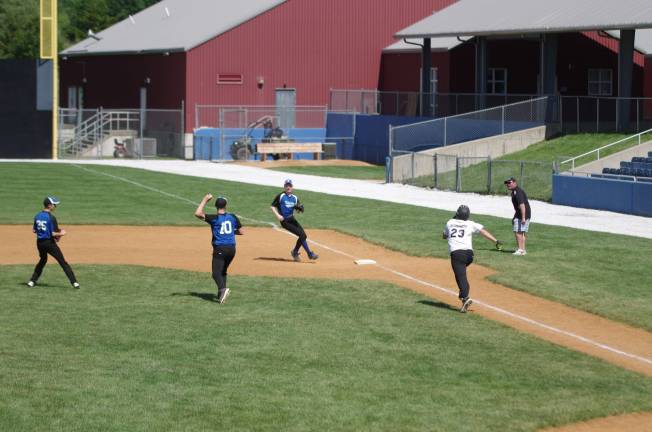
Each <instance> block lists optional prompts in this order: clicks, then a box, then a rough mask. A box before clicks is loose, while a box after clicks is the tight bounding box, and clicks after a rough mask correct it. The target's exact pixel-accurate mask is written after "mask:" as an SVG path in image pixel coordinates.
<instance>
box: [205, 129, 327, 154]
mask: <svg viewBox="0 0 652 432" xmlns="http://www.w3.org/2000/svg"><path fill="white" fill-rule="evenodd" d="M222 132H223V133H224V145H223V146H222V145H220V144H221V141H222V140H221V138H222ZM285 132H286V133H287V134H288V138H290V139H293V140H294V141H296V142H324V141H326V129H324V128H320V129H308V128H303V129H299V128H294V129H288V130H286V131H285ZM246 133H247V130H246V129H235V128H230V129H224V131H222V130H221V129H219V128H201V129H196V130H195V132H194V158H195V160H233V158H232V157H231V152H230V149H231V145H232V144H233V142H234V141H236V140H241V139H242V137H243V136H244V135H245V134H246ZM263 134H264V130H263V129H254V130H253V131H252V132H251V139H252V146H253V147H254V149H255V144H256V143H257V142H259V141H260V140H261V139H262V138H263ZM312 157H313V155H312V153H297V154H295V155H294V158H295V159H312ZM256 158H258V156H256Z"/></svg>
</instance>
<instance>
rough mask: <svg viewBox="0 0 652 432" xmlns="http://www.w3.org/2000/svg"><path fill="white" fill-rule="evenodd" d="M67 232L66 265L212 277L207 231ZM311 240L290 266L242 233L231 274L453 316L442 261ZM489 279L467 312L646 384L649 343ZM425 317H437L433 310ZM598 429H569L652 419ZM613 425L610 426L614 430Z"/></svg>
mask: <svg viewBox="0 0 652 432" xmlns="http://www.w3.org/2000/svg"><path fill="white" fill-rule="evenodd" d="M68 231H69V235H67V236H66V237H65V238H64V239H63V240H62V243H61V244H62V248H63V250H64V253H65V255H66V258H67V259H68V261H69V262H71V263H73V264H77V263H88V264H138V265H145V266H152V267H163V268H176V269H185V270H193V271H202V272H209V271H210V265H211V263H210V251H211V246H210V233H209V231H208V229H206V228H205V227H191V228H190V227H124V226H72V227H68ZM309 234H310V239H311V240H313V241H314V242H316V243H317V244H316V245H315V246H314V249H315V250H316V251H317V252H318V253H319V254H320V259H319V260H318V261H316V262H315V261H303V262H301V263H295V262H293V261H292V259H291V258H290V255H289V251H290V249H291V247H292V245H293V244H294V238H293V237H290V236H289V235H288V234H286V233H285V231H281V230H274V229H271V228H246V232H245V235H244V236H242V237H239V238H238V252H237V257H236V259H235V261H234V263H233V265H232V267H231V268H230V274H233V275H252V276H279V277H284V276H287V277H294V278H297V277H305V278H327V279H373V280H383V281H387V282H390V283H393V284H396V285H399V286H402V287H405V288H408V289H410V290H413V291H416V292H419V293H421V294H423V295H425V296H428V297H430V298H432V299H435V300H436V301H437V302H440V303H441V304H442V306H443V308H444V310H446V309H447V307H446V305H450V306H451V307H454V308H457V307H458V303H459V302H458V300H457V295H456V293H457V289H456V288H455V287H456V285H455V280H454V277H453V274H452V271H451V270H450V264H449V262H448V261H447V260H442V259H435V258H417V257H410V256H407V255H404V254H401V253H398V252H393V251H390V250H387V249H385V248H382V247H380V246H376V245H372V244H370V243H367V242H365V241H363V240H361V239H358V238H355V237H352V236H348V235H344V234H340V233H336V232H333V231H326V230H310V231H309ZM0 236H1V237H2V238H3V247H2V248H1V249H0V263H2V264H33V263H35V262H36V261H37V259H38V257H37V254H36V249H35V247H34V239H33V234H32V232H31V226H24V225H23V226H0ZM356 259H373V260H375V261H376V262H377V265H357V264H355V262H354V260H356ZM491 273H492V272H491V270H489V269H487V268H485V267H482V266H480V265H473V267H471V270H470V278H469V279H470V283H471V294H472V296H473V298H474V299H475V303H474V305H473V306H472V307H471V310H470V313H476V314H478V315H481V316H483V317H486V318H489V319H492V320H495V321H499V322H502V323H504V324H506V325H508V326H510V327H513V328H515V329H518V330H520V331H524V332H527V333H531V334H534V335H536V336H538V337H541V338H543V339H545V340H548V341H551V342H553V343H556V344H559V345H562V346H565V347H568V348H571V349H574V350H577V351H581V352H583V353H586V354H589V355H592V356H595V357H599V358H601V359H603V360H605V361H608V362H610V363H614V364H617V365H619V366H622V367H624V368H627V369H630V370H634V371H637V372H640V373H642V374H645V375H647V376H648V377H652V363H651V360H650V359H652V334H650V333H648V332H646V331H644V330H641V329H636V328H632V327H630V326H627V325H624V324H621V323H617V322H613V321H610V320H607V319H604V318H600V317H598V316H595V315H592V314H588V313H585V312H581V311H578V310H575V309H573V308H570V307H568V306H564V305H561V304H558V303H554V302H551V301H547V300H544V299H541V298H538V297H535V296H532V295H529V294H526V293H523V292H519V291H515V290H512V289H509V288H505V287H503V286H500V285H497V284H494V283H491V282H489V281H487V280H486V278H487V276H489V275H491ZM26 277H28V275H26ZM46 277H47V276H46ZM82 283H83V281H82ZM206 286H207V288H208V287H210V289H212V288H213V286H212V281H210V280H209V279H207V284H206ZM234 294H237V293H234ZM236 298H237V297H236ZM438 311H439V312H438ZM433 312H434V313H441V309H437V310H433ZM446 313H458V312H456V311H454V310H450V311H448V310H446ZM621 418H622V419H623V421H625V420H626V421H627V423H625V424H621V423H619V420H617V419H621ZM632 418H633V419H634V420H632ZM600 421H602V422H603V423H600ZM600 421H596V422H592V423H590V428H589V429H573V430H577V431H580V430H592V431H612V430H613V431H615V430H622V429H623V428H627V430H629V431H630V432H633V431H649V430H650V427H649V425H651V424H652V413H645V414H637V415H635V416H634V417H632V416H623V417H618V418H611V419H601V420H600ZM614 422H616V423H618V427H615V428H614ZM625 425H626V426H625ZM560 430H564V431H566V430H570V429H560Z"/></svg>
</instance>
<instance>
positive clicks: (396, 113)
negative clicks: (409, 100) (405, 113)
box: [394, 92, 400, 115]
mask: <svg viewBox="0 0 652 432" xmlns="http://www.w3.org/2000/svg"><path fill="white" fill-rule="evenodd" d="M394 115H400V114H399V113H398V92H396V111H395V112H394Z"/></svg>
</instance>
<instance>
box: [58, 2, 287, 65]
mask: <svg viewBox="0 0 652 432" xmlns="http://www.w3.org/2000/svg"><path fill="white" fill-rule="evenodd" d="M284 1H286V0H238V1H233V0H163V1H161V2H159V3H156V4H154V5H152V6H150V7H149V8H147V9H144V10H142V11H140V12H138V13H137V14H135V15H133V16H131V17H128V18H126V19H125V20H123V21H120V22H119V23H117V24H114V25H112V26H111V27H109V28H107V29H106V30H103V31H101V32H99V33H97V34H96V37H97V39H95V38H93V37H88V38H86V39H84V40H83V41H81V42H79V43H77V44H75V45H73V46H71V47H69V48H67V49H65V50H64V51H62V53H61V54H62V55H68V56H75V55H101V54H117V53H127V54H132V53H145V52H175V51H188V50H190V49H192V48H194V47H196V46H198V45H201V44H202V43H204V42H206V41H209V40H211V39H213V38H214V37H216V36H219V35H220V34H222V33H224V32H226V31H228V30H231V29H233V28H235V27H237V26H239V25H240V24H242V23H244V22H246V21H248V20H250V19H252V18H254V17H256V16H257V15H260V14H262V13H263V12H265V11H267V10H270V9H272V8H274V7H275V6H278V5H279V4H281V3H283V2H284Z"/></svg>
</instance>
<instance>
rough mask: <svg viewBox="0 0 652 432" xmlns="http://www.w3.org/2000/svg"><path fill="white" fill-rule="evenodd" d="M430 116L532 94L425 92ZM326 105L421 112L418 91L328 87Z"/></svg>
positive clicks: (382, 111) (404, 113) (399, 113)
mask: <svg viewBox="0 0 652 432" xmlns="http://www.w3.org/2000/svg"><path fill="white" fill-rule="evenodd" d="M426 95H427V100H428V101H429V104H430V110H431V113H432V117H446V116H452V115H457V114H463V113H467V112H470V111H477V110H479V109H483V108H493V107H496V106H500V105H508V104H511V103H515V102H521V101H524V100H529V99H532V98H535V97H536V95H530V94H500V95H498V94H479V93H427V94H426ZM329 109H331V110H336V111H356V112H358V113H362V114H382V115H396V116H413V117H414V116H421V115H422V113H423V110H422V109H421V95H420V94H419V93H418V92H398V91H396V92H394V91H378V90H344V89H331V91H330V101H329Z"/></svg>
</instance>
